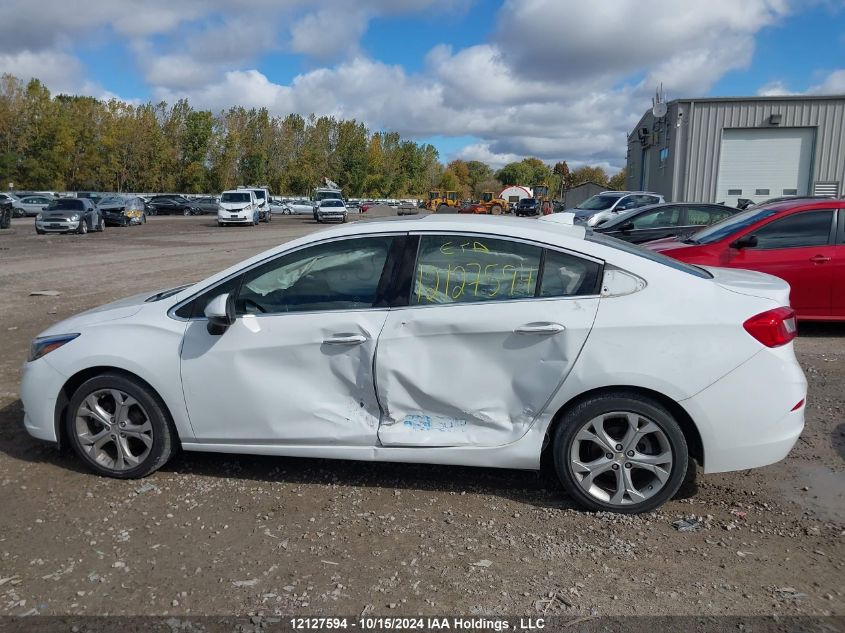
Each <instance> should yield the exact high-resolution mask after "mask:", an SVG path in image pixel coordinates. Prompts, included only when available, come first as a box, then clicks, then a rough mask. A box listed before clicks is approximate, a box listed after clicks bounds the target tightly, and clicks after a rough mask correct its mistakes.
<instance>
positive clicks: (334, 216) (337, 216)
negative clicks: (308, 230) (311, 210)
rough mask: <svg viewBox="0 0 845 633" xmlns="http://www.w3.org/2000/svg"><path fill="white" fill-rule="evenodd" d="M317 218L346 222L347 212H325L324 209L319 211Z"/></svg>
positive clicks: (323, 220)
mask: <svg viewBox="0 0 845 633" xmlns="http://www.w3.org/2000/svg"><path fill="white" fill-rule="evenodd" d="M317 219H318V220H320V222H345V221H346V213H323V212H322V211H318V212H317Z"/></svg>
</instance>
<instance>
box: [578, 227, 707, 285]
mask: <svg viewBox="0 0 845 633" xmlns="http://www.w3.org/2000/svg"><path fill="white" fill-rule="evenodd" d="M584 239H586V240H587V241H588V242H595V243H596V244H603V245H604V246H609V247H610V248H615V249H616V250H619V251H623V252H625V253H628V254H629V255H636V256H637V257H642V258H643V259H647V260H649V261H652V262H655V263H657V264H663V265H664V266H668V267H669V268H674V269H675V270H680V271H681V272H684V273H688V274H690V275H693V276H695V277H701V278H702V279H713V275H711V274H710V273H709V272H707V271H706V270H704V269H703V268H699V267H698V266H692V265H690V264H685V263H683V262H679V261H678V260H677V259H672V258H671V257H667V256H666V255H662V254H660V253H656V252H655V251H651V250H648V249H647V248H642V247H641V246H637V245H636V244H631V243H630V242H626V241H625V240H619V239H616V238H615V237H611V236H609V235H604V234H603V233H596V232H594V231H587V236H586V237H585V238H584Z"/></svg>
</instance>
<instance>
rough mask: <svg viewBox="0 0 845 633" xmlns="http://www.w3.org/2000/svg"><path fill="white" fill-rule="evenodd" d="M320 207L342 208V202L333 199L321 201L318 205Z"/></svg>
mask: <svg viewBox="0 0 845 633" xmlns="http://www.w3.org/2000/svg"><path fill="white" fill-rule="evenodd" d="M320 206H321V207H342V206H343V202H342V201H341V200H334V199H332V200H323V202H321V203H320Z"/></svg>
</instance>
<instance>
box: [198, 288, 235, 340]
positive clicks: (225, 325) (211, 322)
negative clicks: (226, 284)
mask: <svg viewBox="0 0 845 633" xmlns="http://www.w3.org/2000/svg"><path fill="white" fill-rule="evenodd" d="M205 316H206V318H207V319H208V326H207V327H208V333H209V334H213V335H214V336H219V335H221V334H223V332H225V331H226V330H227V329H229V326H230V325H232V323H234V322H235V295H234V294H231V293H230V294H222V295H218V296H216V297H214V299H212V300H211V301H209V302H208V305H207V306H206V307H205Z"/></svg>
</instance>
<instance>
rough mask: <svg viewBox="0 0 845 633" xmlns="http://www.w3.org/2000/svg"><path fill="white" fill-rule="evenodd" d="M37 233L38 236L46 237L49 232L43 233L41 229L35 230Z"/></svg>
mask: <svg viewBox="0 0 845 633" xmlns="http://www.w3.org/2000/svg"><path fill="white" fill-rule="evenodd" d="M35 232H36V233H37V234H38V235H44V234H45V233H46V232H47V231H42V230H41V229H35Z"/></svg>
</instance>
